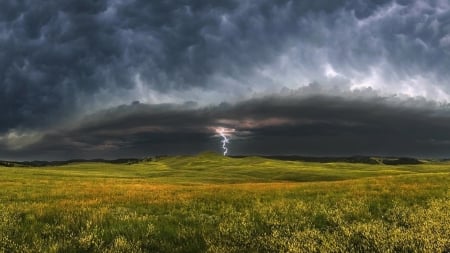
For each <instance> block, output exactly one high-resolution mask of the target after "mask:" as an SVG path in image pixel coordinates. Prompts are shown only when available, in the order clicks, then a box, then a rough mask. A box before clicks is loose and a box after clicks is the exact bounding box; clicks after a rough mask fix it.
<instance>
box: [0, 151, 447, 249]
mask: <svg viewBox="0 0 450 253" xmlns="http://www.w3.org/2000/svg"><path fill="white" fill-rule="evenodd" d="M449 207H450V163H448V162H433V161H426V162H425V163H423V164H418V165H384V164H373V165H372V164H358V163H341V162H337V163H311V162H298V161H279V160H271V159H265V158H260V157H245V158H229V157H222V156H219V155H215V154H211V153H205V154H201V155H198V156H178V157H176V156H174V157H163V158H158V159H155V160H153V161H143V162H139V163H134V164H109V163H100V162H96V163H88V162H84V163H71V164H67V165H61V166H46V167H0V252H450V208H449Z"/></svg>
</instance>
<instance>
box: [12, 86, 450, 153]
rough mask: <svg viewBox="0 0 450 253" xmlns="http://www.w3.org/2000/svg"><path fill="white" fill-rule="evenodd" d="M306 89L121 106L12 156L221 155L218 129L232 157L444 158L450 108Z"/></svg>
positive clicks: (448, 148) (56, 132)
mask: <svg viewBox="0 0 450 253" xmlns="http://www.w3.org/2000/svg"><path fill="white" fill-rule="evenodd" d="M307 89H308V88H306V89H301V90H297V91H290V92H289V93H285V94H277V95H271V96H267V97H262V98H255V99H250V100H246V101H242V102H239V103H237V104H221V105H215V106H207V107H199V106H196V105H195V104H180V105H177V104H162V105H149V104H141V103H133V104H131V105H122V106H119V107H116V108H111V109H108V110H104V111H101V112H98V113H95V114H92V115H89V116H87V117H85V118H83V119H82V120H81V121H79V122H78V124H77V125H76V126H73V127H72V128H70V129H55V130H52V131H49V132H47V133H46V134H45V135H43V136H41V137H40V138H39V139H36V142H34V143H31V144H29V145H24V146H21V147H19V148H18V149H17V150H16V154H17V155H19V154H21V153H22V154H36V155H38V157H41V158H42V157H50V158H53V159H55V157H59V158H60V159H64V158H73V157H84V158H95V157H110V158H113V157H123V156H134V157H135V156H139V157H143V156H149V155H155V154H186V153H197V152H200V151H204V150H214V151H217V152H220V138H219V136H217V135H216V134H215V128H216V127H228V128H235V129H236V132H235V134H234V135H233V136H232V141H231V144H230V151H231V154H303V155H357V154H359V155H406V156H422V157H423V156H431V157H445V156H447V154H448V152H450V132H449V131H448V129H449V128H450V108H449V107H448V105H440V104H438V103H435V102H430V101H427V100H424V99H417V98H415V99H413V98H398V97H391V98H386V97H380V96H377V95H373V94H372V93H371V92H370V91H367V92H364V93H365V94H363V95H361V94H346V95H345V96H343V95H344V94H337V95H335V96H329V95H327V96H324V95H321V94H319V93H317V94H314V93H313V92H310V94H307V95H305V93H308V90H307ZM361 92H363V91H360V93H361ZM361 96H365V97H364V99H362V98H361ZM16 140H20V138H16ZM10 144H13V143H10ZM19 144H20V143H19Z"/></svg>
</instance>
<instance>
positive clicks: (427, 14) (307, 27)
mask: <svg viewBox="0 0 450 253" xmlns="http://www.w3.org/2000/svg"><path fill="white" fill-rule="evenodd" d="M449 66H450V2H449V1H447V0H431V1H419V0H415V1H414V0H395V1H394V0H373V1H358V0H336V1H325V0H318V1H306V0H300V1H287V0H277V1H275V0H261V1H237V0H220V1H204V0H196V1H188V0H185V1H144V0H110V1H107V0H96V1H92V0H65V1H56V0H54V1H51V0H49V1H31V0H4V1H1V2H0V85H1V86H0V88H1V89H0V106H1V108H2V117H1V118H0V159H67V158H78V157H81V158H93V157H105V158H112V157H124V156H132V157H140V156H145V155H152V154H185V153H195V152H199V151H202V150H215V151H217V152H221V150H220V149H218V148H217V140H216V139H214V138H215V137H214V134H215V133H214V131H211V128H212V127H214V126H217V125H223V126H224V127H226V128H234V129H236V139H235V140H233V143H232V145H233V148H232V149H230V151H231V154H288V153H289V154H304V155H356V154H374V155H413V156H433V157H436V156H437V157H442V156H449V154H450V131H449V130H450V111H449V106H448V103H449V102H450V83H449V81H448V80H450V71H449Z"/></svg>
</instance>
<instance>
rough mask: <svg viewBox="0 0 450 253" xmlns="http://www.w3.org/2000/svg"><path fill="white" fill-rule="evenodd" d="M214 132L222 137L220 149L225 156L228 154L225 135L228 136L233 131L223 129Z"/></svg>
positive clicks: (227, 140) (227, 141)
mask: <svg viewBox="0 0 450 253" xmlns="http://www.w3.org/2000/svg"><path fill="white" fill-rule="evenodd" d="M216 132H217V133H218V134H219V135H220V136H221V137H222V141H221V142H222V149H223V155H224V156H226V155H227V153H228V148H227V144H228V143H229V142H230V140H229V139H228V137H227V135H230V133H231V132H234V129H225V128H223V127H220V128H216Z"/></svg>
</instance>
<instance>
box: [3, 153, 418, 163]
mask: <svg viewBox="0 0 450 253" xmlns="http://www.w3.org/2000/svg"><path fill="white" fill-rule="evenodd" d="M162 157H166V158H167V157H171V156H154V157H151V158H143V159H142V158H121V159H113V160H107V159H73V160H67V161H25V162H16V161H0V166H5V167H44V166H61V165H66V164H71V163H87V162H101V163H112V164H135V163H139V162H143V161H148V160H155V159H159V158H162ZM197 157H202V158H209V159H213V160H214V159H219V158H223V156H222V155H221V154H218V153H214V152H203V153H200V154H198V155H197ZM246 157H249V156H228V158H246ZM258 157H261V158H265V159H272V160H281V161H301V162H314V163H335V162H341V163H362V164H385V165H405V164H422V162H421V161H420V160H418V159H416V158H409V157H370V156H350V157H309V156H296V155H286V156H283V155H276V156H258Z"/></svg>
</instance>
